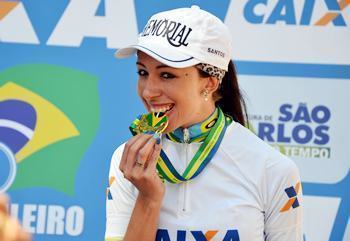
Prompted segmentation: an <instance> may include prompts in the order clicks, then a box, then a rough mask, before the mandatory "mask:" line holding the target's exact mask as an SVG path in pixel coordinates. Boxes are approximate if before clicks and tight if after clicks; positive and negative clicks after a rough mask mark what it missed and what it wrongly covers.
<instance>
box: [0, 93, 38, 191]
mask: <svg viewBox="0 0 350 241" xmlns="http://www.w3.org/2000/svg"><path fill="white" fill-rule="evenodd" d="M36 121H37V116H36V111H35V109H34V108H33V107H32V106H31V105H30V104H28V103H26V102H24V101H21V100H15V99H13V100H5V101H0V167H1V168H0V192H5V191H6V190H7V189H8V188H9V187H10V186H11V184H12V183H13V181H14V179H15V176H16V170H17V168H16V158H15V156H16V153H18V152H19V151H20V150H21V149H22V148H23V147H24V146H25V145H26V144H27V143H28V142H29V141H30V140H31V139H32V137H33V134H34V129H35V125H36Z"/></svg>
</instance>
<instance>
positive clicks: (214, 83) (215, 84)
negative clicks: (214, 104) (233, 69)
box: [204, 76, 219, 94]
mask: <svg viewBox="0 0 350 241" xmlns="http://www.w3.org/2000/svg"><path fill="white" fill-rule="evenodd" d="M204 88H205V89H206V90H208V92H209V93H210V94H212V93H214V92H215V91H216V90H217V89H218V88H219V80H218V79H217V78H215V77H213V76H209V77H207V78H206V83H205V85H204Z"/></svg>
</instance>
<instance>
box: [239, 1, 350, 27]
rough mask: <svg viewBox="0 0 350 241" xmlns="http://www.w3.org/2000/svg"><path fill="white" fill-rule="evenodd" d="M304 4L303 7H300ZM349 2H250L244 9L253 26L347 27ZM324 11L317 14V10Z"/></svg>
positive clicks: (246, 17) (245, 15)
mask: <svg viewBox="0 0 350 241" xmlns="http://www.w3.org/2000/svg"><path fill="white" fill-rule="evenodd" d="M299 4H302V5H299ZM347 7H350V2H349V1H347V0H340V1H339V2H338V1H337V0H319V1H318V0H317V1H316V0H304V1H299V0H298V1H296V0H278V1H272V0H249V1H247V3H246V5H245V7H244V17H245V19H246V20H247V21H248V22H249V23H252V24H277V23H284V24H287V25H303V26H305V25H306V26H310V25H316V26H326V25H329V24H333V25H334V26H343V27H344V26H347V25H348V24H347V23H346V21H345V19H346V18H344V14H346V12H345V9H346V8H347ZM319 8H320V9H323V11H322V12H321V14H320V15H319V14H315V12H316V11H315V9H319Z"/></svg>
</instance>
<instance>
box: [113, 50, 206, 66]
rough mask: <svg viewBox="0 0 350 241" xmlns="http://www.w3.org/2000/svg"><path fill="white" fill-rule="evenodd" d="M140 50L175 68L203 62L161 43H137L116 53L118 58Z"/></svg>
mask: <svg viewBox="0 0 350 241" xmlns="http://www.w3.org/2000/svg"><path fill="white" fill-rule="evenodd" d="M138 50H139V51H142V52H144V53H146V54H148V55H149V56H151V57H153V58H155V59H156V60H158V61H159V62H161V63H163V64H165V65H167V66H170V67H174V68H185V67H190V66H193V65H196V64H199V63H200V62H201V61H199V60H198V59H195V58H194V57H191V56H189V55H186V54H183V53H181V52H179V51H172V50H171V49H170V48H169V47H164V46H161V45H159V44H153V45H152V44H148V45H147V46H146V45H141V44H135V45H131V46H129V47H126V48H121V49H118V50H117V51H116V52H115V54H114V55H115V57H117V58H125V57H129V56H131V55H133V54H136V52H137V51H138Z"/></svg>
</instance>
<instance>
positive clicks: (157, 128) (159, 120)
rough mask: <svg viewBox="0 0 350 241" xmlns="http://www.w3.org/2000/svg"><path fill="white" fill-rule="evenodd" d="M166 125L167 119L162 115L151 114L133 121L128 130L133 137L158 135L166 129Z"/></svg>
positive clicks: (160, 113) (157, 113) (159, 113)
mask: <svg viewBox="0 0 350 241" xmlns="http://www.w3.org/2000/svg"><path fill="white" fill-rule="evenodd" d="M168 123H169V122H168V117H167V116H166V115H165V114H164V113H162V112H151V113H148V114H143V115H141V116H140V117H139V118H137V119H136V120H134V121H133V123H132V124H131V126H130V130H131V132H133V134H135V135H136V134H140V133H147V132H153V133H157V134H160V133H162V132H163V131H164V130H165V129H166V128H167V126H168Z"/></svg>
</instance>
